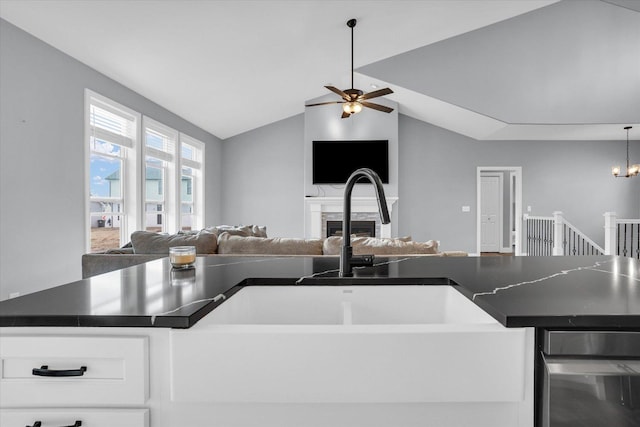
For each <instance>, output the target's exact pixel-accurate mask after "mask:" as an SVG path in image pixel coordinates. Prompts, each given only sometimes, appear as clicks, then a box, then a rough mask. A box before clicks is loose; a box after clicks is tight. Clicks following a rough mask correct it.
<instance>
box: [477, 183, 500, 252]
mask: <svg viewBox="0 0 640 427" xmlns="http://www.w3.org/2000/svg"><path fill="white" fill-rule="evenodd" d="M480 180H481V182H480V227H481V233H480V236H481V245H480V250H481V251H482V252H500V248H501V246H502V244H501V243H502V242H500V234H501V233H500V229H501V227H502V221H501V213H502V207H501V203H500V202H501V200H502V180H501V177H500V176H481V177H480Z"/></svg>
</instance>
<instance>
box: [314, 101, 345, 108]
mask: <svg viewBox="0 0 640 427" xmlns="http://www.w3.org/2000/svg"><path fill="white" fill-rule="evenodd" d="M328 104H344V101H329V102H319V103H317V104H306V105H305V107H315V106H316V105H328Z"/></svg>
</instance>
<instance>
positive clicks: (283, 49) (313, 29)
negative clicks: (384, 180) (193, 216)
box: [0, 0, 640, 139]
mask: <svg viewBox="0 0 640 427" xmlns="http://www.w3.org/2000/svg"><path fill="white" fill-rule="evenodd" d="M611 1H612V2H613V1H614V0H611ZM615 1H618V2H620V1H623V2H625V1H626V2H629V1H630V0H615ZM555 2H556V0H550V1H548V0H526V1H525V0H467V1H465V0H456V1H451V0H440V1H436V0H429V1H426V0H425V1H408V0H407V1H405V0H401V1H398V0H394V1H271V0H264V1H237V0H236V1H207V0H199V1H196V0H193V1H192V0H183V1H176V0H148V1H147V0H137V1H124V0H112V1H106V0H85V1H77V0H67V1H59V0H41V1H30V0H0V17H2V18H3V19H6V20H7V21H9V22H11V23H13V24H14V25H16V26H18V27H20V28H22V29H23V30H25V31H27V32H29V33H31V34H33V35H34V36H36V37H38V38H40V39H42V40H44V41H45V42H47V43H49V44H50V45H52V46H54V47H56V48H58V49H60V50H61V51H63V52H65V53H67V54H69V55H70V56H72V57H74V58H76V59H78V60H79V61H81V62H83V63H85V64H87V65H88V66H90V67H92V68H94V69H96V70H98V71H100V72H101V73H103V74H105V75H107V76H109V77H111V78H113V79H114V80H116V81H118V82H120V83H122V84H123V85H125V86H127V87H129V88H130V89H132V90H134V91H136V92H138V93H140V94H141V95H143V96H145V97H147V98H149V99H150V100H152V101H154V102H156V103H158V104H160V105H162V106H163V107H165V108H166V109H168V110H170V111H172V112H173V113H175V114H177V115H179V116H181V117H183V118H184V119H186V120H188V121H190V122H192V123H194V124H196V125H198V126H200V127H201V128H203V129H205V130H207V131H208V132H210V133H212V134H214V135H216V136H218V137H219V138H222V139H225V138H229V137H231V136H234V135H237V134H239V133H242V132H245V131H248V130H251V129H255V128H258V127H260V126H263V125H266V124H269V123H272V122H275V121H278V120H281V119H284V118H287V117H290V116H293V115H296V114H299V113H302V112H303V111H304V104H305V101H307V100H309V99H313V98H317V97H319V96H322V95H325V94H326V93H327V91H326V89H324V88H323V86H324V85H325V84H332V85H335V86H337V87H340V88H347V87H349V86H350V82H349V70H350V30H349V28H347V27H346V25H345V23H346V21H347V20H348V19H349V18H357V19H358V25H357V27H356V29H355V67H356V68H358V67H363V66H365V65H368V64H373V63H375V62H379V61H381V60H384V59H387V58H391V57H394V56H396V55H399V54H402V53H405V52H408V51H411V50H414V49H417V48H420V47H422V46H426V45H429V44H432V43H435V42H438V41H440V40H445V39H448V38H451V37H454V36H457V35H459V34H463V33H467V32H469V31H473V30H475V29H478V28H482V27H485V26H488V25H492V24H494V23H497V22H500V21H503V20H507V19H510V18H513V17H515V16H518V15H521V14H524V13H527V12H530V11H533V10H536V9H538V8H541V7H545V6H547V5H550V4H553V3H555ZM633 13H636V12H635V11H633ZM388 80H389V81H388V84H389V85H390V86H391V87H392V88H394V90H396V92H397V93H396V94H394V95H393V97H392V99H393V100H395V101H397V102H398V103H399V105H400V108H399V109H400V112H403V113H405V114H409V115H412V116H414V117H417V118H420V119H423V120H426V121H432V120H431V119H432V118H434V117H435V118H436V120H435V121H432V122H433V123H435V124H437V125H439V126H443V127H448V128H450V129H451V130H454V131H458V132H461V133H464V134H467V135H469V136H473V137H476V138H478V139H482V138H483V136H486V135H488V133H487V129H491V132H490V133H491V134H494V135H496V134H500V132H499V131H500V130H501V129H502V130H503V132H502V134H503V135H508V137H509V139H533V138H530V137H527V135H533V134H535V135H537V136H546V137H547V138H549V139H562V138H560V137H559V135H560V134H561V133H562V132H560V133H558V132H555V131H553V129H552V128H548V129H546V130H545V131H541V129H539V128H538V129H536V130H535V131H533V130H531V129H525V128H526V124H523V126H524V127H523V128H522V129H521V131H518V132H514V129H513V128H512V129H510V130H509V131H508V132H504V128H505V126H504V125H505V123H502V122H500V121H496V122H492V120H495V119H492V118H490V117H486V116H483V115H482V114H481V113H478V112H473V111H470V110H466V109H465V108H464V107H460V106H456V105H453V104H448V103H447V102H446V101H442V100H438V99H435V98H430V97H429V95H428V94H425V93H420V92H415V91H412V90H411V89H410V88H403V87H400V86H394V82H393V79H388ZM374 82H377V83H382V84H385V83H387V82H384V81H382V80H375V79H373V78H371V77H368V76H366V75H364V74H358V75H357V84H356V86H358V84H360V85H362V86H361V89H363V90H365V91H370V90H372V89H371V87H370V84H371V83H374ZM317 108H322V107H317ZM476 116H477V117H476ZM437 117H441V118H442V120H440V121H438V119H437ZM465 117H468V118H469V119H468V121H469V123H466V122H465V123H466V124H465V125H464V126H465V127H466V128H468V129H465V130H464V131H461V130H460V129H459V127H460V124H459V123H460V122H461V120H462V119H464V118H465ZM639 120H640V117H639ZM447 123H450V125H448V124H447ZM456 124H457V126H458V128H456ZM602 125H607V124H606V123H604V124H602ZM610 126H613V125H610ZM639 126H640V125H639ZM618 128H619V126H618V125H617V124H616V125H615V127H611V130H610V132H609V131H605V130H603V129H604V128H603V129H600V131H601V132H600V133H598V135H603V136H604V137H614V138H617V137H619V136H620V135H619V134H620V133H622V132H620V130H619V129H618ZM590 132H591V133H590V135H591V136H593V135H594V133H593V129H591V131H590ZM596 133H597V132H596ZM609 133H611V135H609ZM564 134H565V135H566V134H570V135H571V137H570V138H567V139H573V138H581V137H584V135H585V132H577V131H576V132H574V131H571V132H566V129H565V132H564ZM589 139H593V138H589ZM618 139H624V137H621V138H618Z"/></svg>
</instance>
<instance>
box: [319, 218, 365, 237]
mask: <svg viewBox="0 0 640 427" xmlns="http://www.w3.org/2000/svg"><path fill="white" fill-rule="evenodd" d="M351 234H352V235H356V236H357V237H376V222H375V221H351ZM331 236H342V221H327V237H331Z"/></svg>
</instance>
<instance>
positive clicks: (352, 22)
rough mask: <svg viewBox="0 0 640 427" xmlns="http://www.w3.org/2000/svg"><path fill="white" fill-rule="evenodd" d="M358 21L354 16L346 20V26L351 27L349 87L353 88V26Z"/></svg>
mask: <svg viewBox="0 0 640 427" xmlns="http://www.w3.org/2000/svg"><path fill="white" fill-rule="evenodd" d="M357 23H358V21H357V20H356V19H355V18H352V19H349V20H348V21H347V27H349V28H351V89H353V27H355V26H356V24H357Z"/></svg>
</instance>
